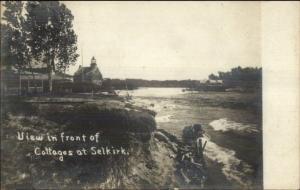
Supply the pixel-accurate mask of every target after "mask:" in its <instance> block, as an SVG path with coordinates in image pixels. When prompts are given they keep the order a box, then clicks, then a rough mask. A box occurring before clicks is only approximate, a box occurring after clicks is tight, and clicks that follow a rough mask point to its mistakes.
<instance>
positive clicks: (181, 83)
mask: <svg viewBox="0 0 300 190" xmlns="http://www.w3.org/2000/svg"><path fill="white" fill-rule="evenodd" d="M198 83H199V81H198V80H164V81H159V80H144V79H125V80H121V79H105V80H104V82H103V85H102V87H103V88H104V89H109V88H111V87H113V88H114V89H115V90H118V89H126V88H127V89H129V90H133V89H136V88H138V87H182V88H191V87H193V86H195V85H196V84H198Z"/></svg>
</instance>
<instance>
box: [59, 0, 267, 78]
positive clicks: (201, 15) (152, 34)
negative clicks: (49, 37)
mask: <svg viewBox="0 0 300 190" xmlns="http://www.w3.org/2000/svg"><path fill="white" fill-rule="evenodd" d="M64 3H65V4H66V5H67V7H68V8H69V9H71V11H72V13H73V15H74V17H75V18H74V28H75V31H76V33H77V34H78V45H79V46H78V47H79V51H78V53H79V54H81V52H80V49H82V52H83V65H84V66H89V64H90V59H91V57H92V56H95V58H96V59H97V64H98V67H99V68H100V70H101V72H102V74H103V76H104V77H105V78H142V79H158V80H165V79H176V80H180V79H204V78H207V76H208V75H209V74H210V73H217V71H227V70H229V69H230V68H232V67H236V66H239V65H240V66H242V67H246V66H253V67H260V66H261V63H260V51H261V50H260V2H136V1H135V2H75V1H72V2H64ZM80 64H81V57H79V59H78V61H77V64H76V65H75V66H73V67H71V68H70V70H69V73H74V72H75V71H76V70H77V68H78V67H79V65H80Z"/></svg>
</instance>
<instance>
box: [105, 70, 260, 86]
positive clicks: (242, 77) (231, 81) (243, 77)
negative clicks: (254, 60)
mask: <svg viewBox="0 0 300 190" xmlns="http://www.w3.org/2000/svg"><path fill="white" fill-rule="evenodd" d="M208 79H210V80H222V81H223V83H222V84H221V87H222V90H224V89H225V88H236V87H242V88H260V87H261V79H262V69H261V68H253V67H246V68H241V67H236V68H233V69H231V71H228V72H221V71H220V72H218V75H214V74H210V75H209V76H208ZM211 86H216V85H215V84H211V83H209V82H203V81H202V82H200V81H199V80H164V81H160V80H143V79H125V80H121V79H105V80H104V82H103V85H102V88H103V89H112V88H113V89H115V90H117V89H126V88H127V89H129V90H132V89H136V88H138V87H181V88H190V89H195V88H197V89H206V87H209V88H211ZM217 86H218V87H220V84H218V85H217Z"/></svg>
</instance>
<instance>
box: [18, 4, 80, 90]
mask: <svg viewBox="0 0 300 190" xmlns="http://www.w3.org/2000/svg"><path fill="white" fill-rule="evenodd" d="M26 11H27V14H26V18H27V19H26V21H25V24H24V29H25V30H26V32H27V33H28V34H29V39H28V44H29V46H30V48H31V52H32V55H33V56H34V58H35V59H36V60H41V61H42V62H44V63H45V64H46V65H47V68H48V77H49V91H50V92H52V73H53V72H56V71H60V72H62V71H65V70H66V69H67V68H68V66H69V65H71V64H74V63H75V61H76V59H77V57H78V54H77V53H76V51H77V45H76V43H77V36H76V34H75V32H74V30H73V25H72V21H73V19H74V16H73V15H72V13H71V11H70V10H69V9H68V8H67V7H66V6H65V5H64V4H61V3H59V2H58V1H49V2H43V1H33V2H28V3H27V5H26Z"/></svg>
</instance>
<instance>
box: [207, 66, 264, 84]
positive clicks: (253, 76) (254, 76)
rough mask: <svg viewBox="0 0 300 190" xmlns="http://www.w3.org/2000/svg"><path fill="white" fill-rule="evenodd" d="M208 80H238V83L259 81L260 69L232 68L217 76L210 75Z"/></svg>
mask: <svg viewBox="0 0 300 190" xmlns="http://www.w3.org/2000/svg"><path fill="white" fill-rule="evenodd" d="M209 79H212V80H240V81H261V79H262V69H261V68H257V67H255V68H253V67H245V68H241V67H240V66H239V67H236V68H232V69H231V71H228V72H218V76H216V75H214V74H211V75H209Z"/></svg>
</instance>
